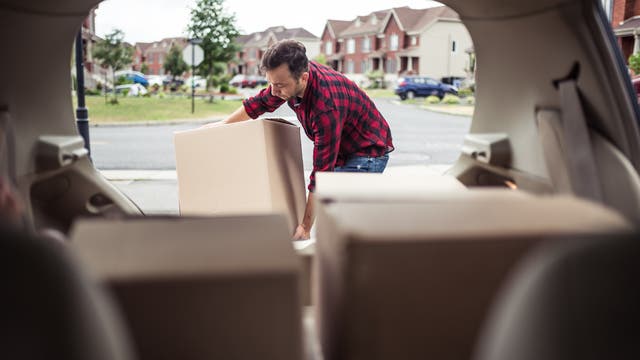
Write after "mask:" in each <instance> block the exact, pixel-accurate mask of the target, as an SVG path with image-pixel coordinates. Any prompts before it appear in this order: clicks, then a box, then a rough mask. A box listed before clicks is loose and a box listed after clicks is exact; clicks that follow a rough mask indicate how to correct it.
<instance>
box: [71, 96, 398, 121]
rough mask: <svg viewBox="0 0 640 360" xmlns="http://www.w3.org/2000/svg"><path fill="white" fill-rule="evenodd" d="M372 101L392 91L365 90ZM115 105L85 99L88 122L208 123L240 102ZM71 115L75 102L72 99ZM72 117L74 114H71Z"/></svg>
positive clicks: (146, 100)
mask: <svg viewBox="0 0 640 360" xmlns="http://www.w3.org/2000/svg"><path fill="white" fill-rule="evenodd" d="M366 92H367V94H369V96H370V97H372V98H393V97H395V95H394V94H393V90H392V89H369V90H366ZM118 102H119V103H118V104H116V105H112V104H110V103H108V102H105V98H104V96H87V97H86V103H87V108H88V109H89V120H90V121H91V123H93V124H101V123H102V124H104V123H126V122H136V121H149V120H158V121H166V120H176V119H180V120H184V119H211V118H216V117H225V116H227V115H229V114H231V113H232V112H233V111H235V110H236V109H237V108H238V107H240V105H241V101H240V100H219V99H216V100H215V101H214V102H213V103H210V102H209V101H208V100H207V99H203V98H196V100H195V105H196V106H195V108H196V109H195V113H194V114H191V98H190V97H186V96H185V97H174V96H165V97H163V98H160V97H158V96H151V97H124V96H119V97H118ZM73 107H74V111H75V107H76V98H75V96H74V97H73ZM74 113H75V112H74Z"/></svg>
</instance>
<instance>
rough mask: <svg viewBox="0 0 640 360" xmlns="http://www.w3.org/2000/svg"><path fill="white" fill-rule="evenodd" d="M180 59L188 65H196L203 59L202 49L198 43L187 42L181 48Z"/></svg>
mask: <svg viewBox="0 0 640 360" xmlns="http://www.w3.org/2000/svg"><path fill="white" fill-rule="evenodd" d="M182 59H183V60H184V62H186V63H187V65H189V66H198V65H200V63H201V62H202V60H204V50H202V48H201V47H200V45H195V44H189V45H187V47H185V48H184V50H182Z"/></svg>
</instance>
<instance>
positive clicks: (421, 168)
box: [98, 164, 452, 181]
mask: <svg viewBox="0 0 640 360" xmlns="http://www.w3.org/2000/svg"><path fill="white" fill-rule="evenodd" d="M451 166H452V165H451V164H430V165H399V166H390V167H388V168H387V169H386V170H385V172H384V173H385V174H391V175H404V176H415V175H420V174H425V173H429V174H442V173H444V172H445V171H446V170H448V169H449V168H451ZM98 171H99V172H100V173H101V174H102V176H104V177H105V178H106V179H107V180H109V181H156V180H158V181H177V180H178V175H177V172H176V170H98ZM310 174H311V170H304V176H305V179H308V178H309V175H310Z"/></svg>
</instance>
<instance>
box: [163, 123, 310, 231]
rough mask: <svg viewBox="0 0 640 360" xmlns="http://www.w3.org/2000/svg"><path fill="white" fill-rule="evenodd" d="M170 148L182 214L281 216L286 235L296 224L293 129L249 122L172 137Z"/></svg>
mask: <svg viewBox="0 0 640 360" xmlns="http://www.w3.org/2000/svg"><path fill="white" fill-rule="evenodd" d="M174 144H175V153H176V170H177V175H178V199H179V204H180V213H181V214H182V215H232V214H255V213H283V214H285V215H286V216H287V220H288V223H289V228H290V229H291V233H292V234H293V231H294V230H295V228H296V226H297V225H298V224H299V223H300V222H301V221H302V217H303V216H304V208H305V205H306V189H305V182H304V172H303V164H302V150H301V145H300V128H299V127H298V126H295V125H293V124H291V123H289V122H287V121H285V120H282V119H258V120H249V121H243V122H239V123H233V124H228V125H221V126H215V127H209V128H198V129H194V130H187V131H181V132H176V133H175V136H174Z"/></svg>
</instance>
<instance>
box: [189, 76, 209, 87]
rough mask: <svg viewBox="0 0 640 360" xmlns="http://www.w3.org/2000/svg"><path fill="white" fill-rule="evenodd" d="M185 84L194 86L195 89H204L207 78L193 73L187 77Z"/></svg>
mask: <svg viewBox="0 0 640 360" xmlns="http://www.w3.org/2000/svg"><path fill="white" fill-rule="evenodd" d="M187 85H188V86H189V87H191V86H194V87H195V88H196V89H206V88H207V79H205V78H203V77H202V76H200V75H195V76H193V77H190V78H188V79H187Z"/></svg>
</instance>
